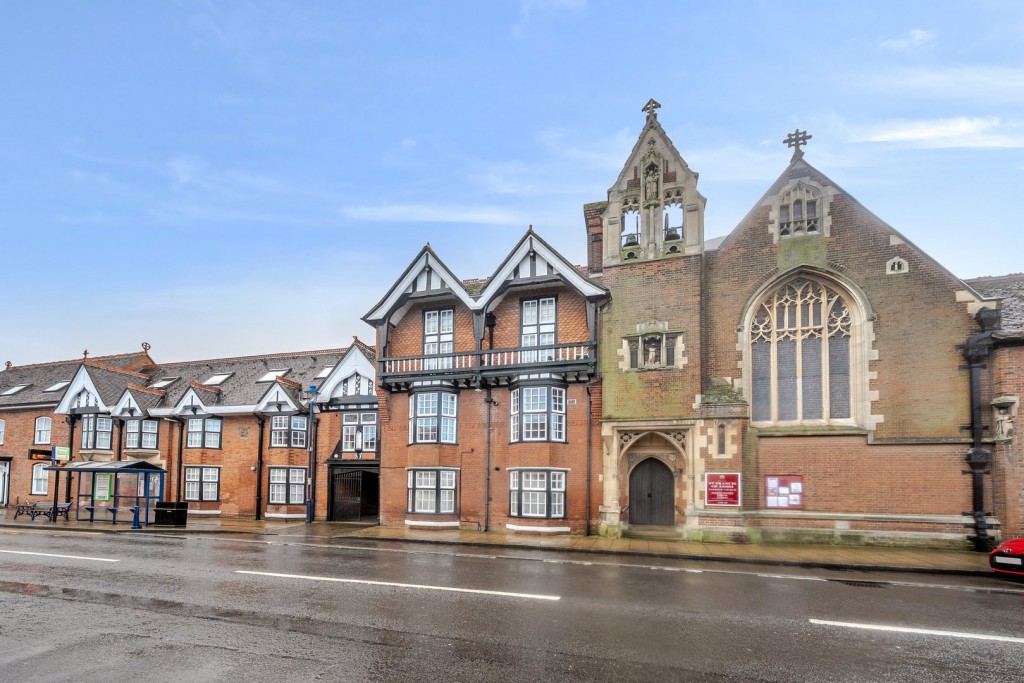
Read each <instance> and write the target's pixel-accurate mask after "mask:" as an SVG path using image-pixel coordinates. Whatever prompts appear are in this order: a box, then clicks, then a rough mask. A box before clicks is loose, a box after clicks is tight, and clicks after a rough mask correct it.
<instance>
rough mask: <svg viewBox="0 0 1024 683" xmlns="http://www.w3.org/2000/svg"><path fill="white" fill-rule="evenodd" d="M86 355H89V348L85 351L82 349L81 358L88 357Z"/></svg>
mask: <svg viewBox="0 0 1024 683" xmlns="http://www.w3.org/2000/svg"><path fill="white" fill-rule="evenodd" d="M88 357H89V349H86V350H85V351H82V358H88Z"/></svg>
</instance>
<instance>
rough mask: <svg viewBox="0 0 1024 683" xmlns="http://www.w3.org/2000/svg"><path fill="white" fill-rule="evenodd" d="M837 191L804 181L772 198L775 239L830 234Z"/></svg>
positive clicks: (794, 182) (796, 182)
mask: <svg viewBox="0 0 1024 683" xmlns="http://www.w3.org/2000/svg"><path fill="white" fill-rule="evenodd" d="M833 194H834V190H833V189H832V188H830V187H826V188H821V187H818V186H817V185H815V184H814V183H811V182H808V181H804V180H800V181H793V184H792V185H791V186H790V187H789V188H788V189H784V190H782V191H781V192H780V193H779V194H778V195H776V196H775V197H774V198H773V199H772V200H771V206H772V212H773V218H774V220H773V222H772V225H771V229H772V233H773V239H774V240H775V241H778V240H780V239H784V238H787V237H801V236H805V235H826V236H827V235H828V234H829V219H828V216H827V214H828V209H829V202H830V200H831V196H832V195H833Z"/></svg>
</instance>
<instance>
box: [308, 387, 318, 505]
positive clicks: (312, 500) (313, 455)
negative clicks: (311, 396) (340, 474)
mask: <svg viewBox="0 0 1024 683" xmlns="http://www.w3.org/2000/svg"><path fill="white" fill-rule="evenodd" d="M310 403H311V404H312V403H313V401H312V400H310ZM309 414H310V418H311V420H312V425H313V443H312V450H311V451H310V458H311V462H312V463H313V475H312V478H311V480H310V482H309V485H310V487H311V488H312V489H313V490H312V493H311V496H312V497H311V498H310V505H311V506H312V507H311V509H312V513H311V515H312V516H311V517H310V521H312V520H313V518H314V517H315V516H316V473H317V470H319V469H320V462H319V460H318V459H317V444H318V443H319V441H320V418H319V417H312V415H313V408H312V407H311V408H310V409H309Z"/></svg>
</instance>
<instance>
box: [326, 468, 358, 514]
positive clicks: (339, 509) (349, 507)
mask: <svg viewBox="0 0 1024 683" xmlns="http://www.w3.org/2000/svg"><path fill="white" fill-rule="evenodd" d="M362 500H363V473H362V472H360V471H355V472H334V473H333V474H331V519H332V520H334V521H336V522H344V521H353V520H359V519H360V517H361V516H362Z"/></svg>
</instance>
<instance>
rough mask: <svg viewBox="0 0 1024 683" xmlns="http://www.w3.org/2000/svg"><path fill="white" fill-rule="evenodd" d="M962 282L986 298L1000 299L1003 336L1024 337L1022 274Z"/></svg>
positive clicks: (1023, 287) (1023, 275)
mask: <svg viewBox="0 0 1024 683" xmlns="http://www.w3.org/2000/svg"><path fill="white" fill-rule="evenodd" d="M964 282H966V283H967V284H968V285H970V286H971V287H972V288H973V289H974V290H975V291H976V292H978V294H981V295H982V296H984V297H986V298H996V299H1001V301H1000V305H999V310H1000V314H1001V316H1002V321H1003V330H1002V331H1003V334H1011V335H1014V336H1016V335H1024V273H1011V274H1009V275H999V276H986V277H978V278H974V279H973V280H964Z"/></svg>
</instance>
